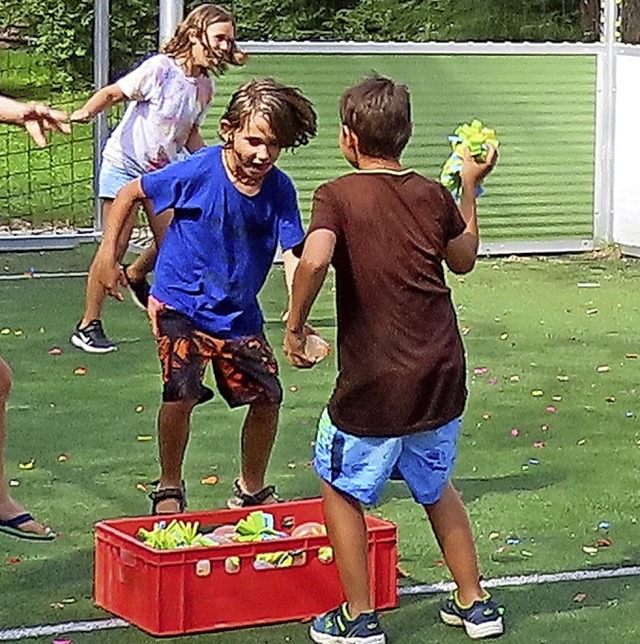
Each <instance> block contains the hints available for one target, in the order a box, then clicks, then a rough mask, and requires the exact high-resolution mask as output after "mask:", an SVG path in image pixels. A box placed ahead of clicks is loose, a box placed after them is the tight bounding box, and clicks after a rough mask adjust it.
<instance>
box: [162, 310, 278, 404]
mask: <svg viewBox="0 0 640 644" xmlns="http://www.w3.org/2000/svg"><path fill="white" fill-rule="evenodd" d="M158 332H159V337H158V353H159V356H160V363H161V364H162V380H163V382H164V389H163V393H162V400H163V401H165V402H176V401H179V400H197V401H198V403H203V402H206V401H208V400H211V398H213V391H212V390H211V389H210V388H209V387H206V386H204V385H203V380H204V374H205V369H206V367H207V364H208V363H209V362H211V365H212V367H213V373H214V376H215V379H216V385H217V387H218V390H219V391H220V394H221V395H222V397H223V398H224V399H225V400H226V401H227V403H228V404H229V406H230V407H239V406H241V405H248V404H250V403H253V402H257V401H269V402H273V403H278V404H279V403H280V402H282V387H281V385H280V381H279V379H278V364H277V362H276V360H275V358H274V355H273V350H272V349H271V346H270V345H269V343H268V342H267V339H266V338H265V337H264V335H262V334H260V335H253V336H246V337H241V338H234V339H233V340H223V339H220V338H215V337H213V336H211V335H208V334H206V333H204V332H203V331H199V330H198V329H196V328H195V327H194V326H193V322H192V321H191V319H190V318H189V317H188V316H186V315H184V314H182V313H179V312H178V311H174V310H172V309H164V310H162V311H161V312H160V313H159V314H158Z"/></svg>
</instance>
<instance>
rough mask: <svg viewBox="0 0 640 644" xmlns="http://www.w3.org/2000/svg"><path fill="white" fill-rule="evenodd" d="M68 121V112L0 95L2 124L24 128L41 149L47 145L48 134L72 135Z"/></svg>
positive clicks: (0, 120)
mask: <svg viewBox="0 0 640 644" xmlns="http://www.w3.org/2000/svg"><path fill="white" fill-rule="evenodd" d="M68 120H69V115H68V114H67V113H66V112H64V111H63V110H56V109H53V108H51V107H49V106H48V105H45V104H44V103H38V102H29V103H23V102H21V101H16V100H15V99H13V98H9V97H8V96H1V95H0V122H1V123H9V124H11V125H17V126H19V127H23V128H24V129H25V130H26V131H27V134H28V135H29V136H30V137H31V138H32V139H33V141H34V143H35V144H36V145H37V146H38V147H39V148H43V147H45V146H46V145H47V132H62V133H63V134H71V128H70V126H69V125H68V123H67V121H68Z"/></svg>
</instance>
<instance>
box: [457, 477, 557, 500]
mask: <svg viewBox="0 0 640 644" xmlns="http://www.w3.org/2000/svg"><path fill="white" fill-rule="evenodd" d="M564 478H565V476H564V474H563V473H561V472H558V471H557V470H556V471H555V472H554V476H551V477H550V476H549V473H548V472H544V474H542V473H540V474H538V473H536V472H530V471H529V472H526V473H522V474H509V475H508V476H501V477H495V478H489V479H487V478H467V479H455V480H454V481H453V484H454V485H455V486H456V488H457V490H458V491H459V492H460V495H461V496H462V500H463V501H464V502H465V503H472V502H474V501H477V500H478V499H480V498H482V497H483V496H485V495H487V494H510V493H512V492H534V491H536V490H543V489H545V488H548V487H551V486H552V485H556V484H557V483H560V482H561V481H562V480H563V479H564Z"/></svg>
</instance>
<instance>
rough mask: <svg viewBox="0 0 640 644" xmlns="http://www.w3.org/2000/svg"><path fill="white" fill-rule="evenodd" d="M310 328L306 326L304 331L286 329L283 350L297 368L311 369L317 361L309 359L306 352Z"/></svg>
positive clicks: (290, 362) (291, 363)
mask: <svg viewBox="0 0 640 644" xmlns="http://www.w3.org/2000/svg"><path fill="white" fill-rule="evenodd" d="M308 328H309V327H305V328H304V329H303V330H302V331H294V330H293V329H290V328H287V330H286V331H285V335H284V342H283V344H282V350H283V351H284V355H285V356H286V357H287V360H288V362H289V364H290V365H291V366H292V367H296V369H311V367H313V365H315V364H316V363H315V361H313V360H309V358H307V355H306V353H305V346H306V344H307V335H309V331H308Z"/></svg>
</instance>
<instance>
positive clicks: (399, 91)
mask: <svg viewBox="0 0 640 644" xmlns="http://www.w3.org/2000/svg"><path fill="white" fill-rule="evenodd" d="M340 121H341V122H342V124H343V125H346V126H347V127H348V128H349V129H350V130H352V131H353V132H355V134H356V135H357V136H358V142H359V146H360V152H362V154H365V155H367V156H371V157H379V158H383V159H399V158H400V155H401V154H402V151H403V150H404V149H405V147H406V145H407V143H408V142H409V139H410V138H411V130H412V124H411V98H410V95H409V90H408V88H407V87H406V85H400V84H398V83H395V82H394V81H393V80H391V79H390V78H385V77H384V76H378V75H374V76H369V77H368V78H365V79H364V80H363V81H362V82H360V83H358V84H357V85H354V86H353V87H349V88H348V89H347V90H346V91H345V92H344V94H343V95H342V98H341V99H340Z"/></svg>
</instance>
